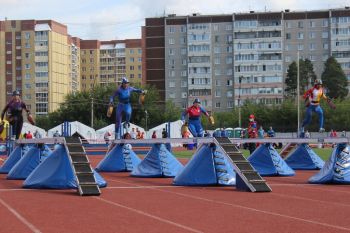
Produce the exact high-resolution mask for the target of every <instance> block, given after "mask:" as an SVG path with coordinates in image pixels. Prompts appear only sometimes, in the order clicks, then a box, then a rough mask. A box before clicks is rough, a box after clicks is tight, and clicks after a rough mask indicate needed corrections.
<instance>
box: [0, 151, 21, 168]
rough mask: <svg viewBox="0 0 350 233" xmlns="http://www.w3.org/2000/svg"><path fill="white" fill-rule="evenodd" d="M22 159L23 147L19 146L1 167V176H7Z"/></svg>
mask: <svg viewBox="0 0 350 233" xmlns="http://www.w3.org/2000/svg"><path fill="white" fill-rule="evenodd" d="M21 157H22V146H21V145H18V146H16V147H15V149H14V150H13V151H12V152H11V154H10V155H9V157H7V159H6V160H5V162H4V163H3V164H2V166H1V167H0V173H1V174H7V173H9V171H10V170H11V169H12V168H13V166H15V164H16V163H17V162H18V161H19V160H20V159H21Z"/></svg>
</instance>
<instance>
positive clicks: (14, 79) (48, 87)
mask: <svg viewBox="0 0 350 233" xmlns="http://www.w3.org/2000/svg"><path fill="white" fill-rule="evenodd" d="M71 47H72V43H70V40H69V37H68V35H67V27H66V26H65V25H62V24H60V23H58V22H55V21H52V20H5V21H0V58H1V59H0V67H1V68H0V86H1V87H0V88H1V92H0V100H1V101H0V108H3V107H4V105H5V103H6V102H7V101H8V100H9V99H10V98H11V94H12V91H14V90H16V89H17V90H20V91H21V94H22V98H23V100H24V101H25V102H26V103H27V104H28V107H29V108H30V109H31V111H32V112H33V113H35V114H36V115H43V114H47V113H48V112H51V111H54V110H55V109H57V108H58V107H59V103H61V102H62V101H63V100H64V96H65V95H66V94H68V93H69V92H70V91H72V89H74V87H73V85H74V84H73V82H72V78H71V76H70V74H72V70H71V67H72V62H73V61H72V60H71V59H72V49H71ZM70 58H71V59H70ZM76 88H78V87H77V86H76Z"/></svg>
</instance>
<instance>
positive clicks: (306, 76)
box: [284, 59, 316, 98]
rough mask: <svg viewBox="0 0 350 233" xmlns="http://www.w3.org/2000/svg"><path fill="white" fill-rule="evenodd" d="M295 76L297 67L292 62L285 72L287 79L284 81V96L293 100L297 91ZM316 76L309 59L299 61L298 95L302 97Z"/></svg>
mask: <svg viewBox="0 0 350 233" xmlns="http://www.w3.org/2000/svg"><path fill="white" fill-rule="evenodd" d="M297 75H298V67H297V63H296V62H295V61H293V62H292V63H291V64H290V65H289V67H288V70H287V78H286V79H285V84H286V88H285V90H284V91H285V95H286V97H289V98H294V97H295V95H296V94H295V93H296V90H297ZM315 79H316V74H315V72H314V67H313V65H312V62H311V61H310V60H309V59H305V60H301V59H300V60H299V82H300V83H299V85H300V92H299V95H303V94H304V92H305V91H306V90H307V89H308V88H309V87H310V86H311V84H312V83H313V82H314V81H315Z"/></svg>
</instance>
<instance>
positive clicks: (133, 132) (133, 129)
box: [130, 128, 136, 139]
mask: <svg viewBox="0 0 350 233" xmlns="http://www.w3.org/2000/svg"><path fill="white" fill-rule="evenodd" d="M130 136H131V138H132V139H136V132H135V128H132V129H131V133H130Z"/></svg>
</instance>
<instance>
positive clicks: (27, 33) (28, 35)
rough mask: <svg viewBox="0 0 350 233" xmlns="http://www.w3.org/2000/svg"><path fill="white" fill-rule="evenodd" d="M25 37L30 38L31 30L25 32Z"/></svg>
mask: <svg viewBox="0 0 350 233" xmlns="http://www.w3.org/2000/svg"><path fill="white" fill-rule="evenodd" d="M24 38H25V39H27V40H29V39H30V32H25V33H24Z"/></svg>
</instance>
